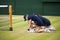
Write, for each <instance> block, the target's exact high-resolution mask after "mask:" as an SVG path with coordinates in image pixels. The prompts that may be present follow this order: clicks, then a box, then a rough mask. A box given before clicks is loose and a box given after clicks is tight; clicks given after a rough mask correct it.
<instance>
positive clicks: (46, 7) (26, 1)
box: [0, 0, 60, 15]
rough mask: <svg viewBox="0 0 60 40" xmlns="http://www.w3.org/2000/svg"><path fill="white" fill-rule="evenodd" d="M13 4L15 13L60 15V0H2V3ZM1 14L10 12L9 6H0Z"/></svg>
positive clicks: (0, 0) (0, 1)
mask: <svg viewBox="0 0 60 40" xmlns="http://www.w3.org/2000/svg"><path fill="white" fill-rule="evenodd" d="M5 4H6V5H10V4H11V5H12V6H13V14H15V15H16V14H17V15H19V14H20V15H23V14H33V13H39V14H41V15H60V0H0V5H5ZM0 14H8V8H0Z"/></svg>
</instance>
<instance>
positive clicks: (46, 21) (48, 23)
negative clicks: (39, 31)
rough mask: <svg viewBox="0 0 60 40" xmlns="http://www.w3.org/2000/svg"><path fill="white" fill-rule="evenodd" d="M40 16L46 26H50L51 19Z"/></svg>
mask: <svg viewBox="0 0 60 40" xmlns="http://www.w3.org/2000/svg"><path fill="white" fill-rule="evenodd" d="M38 17H39V18H40V19H41V20H42V21H43V23H44V25H45V26H50V25H51V23H50V21H49V20H48V19H47V18H45V17H42V16H38Z"/></svg>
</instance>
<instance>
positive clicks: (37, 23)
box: [28, 15, 44, 26]
mask: <svg viewBox="0 0 60 40" xmlns="http://www.w3.org/2000/svg"><path fill="white" fill-rule="evenodd" d="M30 19H31V20H32V21H34V22H35V24H36V25H38V26H44V23H43V21H42V20H41V19H40V18H39V17H38V16H35V15H29V16H28V20H30Z"/></svg>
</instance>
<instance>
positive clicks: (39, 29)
mask: <svg viewBox="0 0 60 40" xmlns="http://www.w3.org/2000/svg"><path fill="white" fill-rule="evenodd" d="M44 29H45V26H36V28H35V32H39V33H40V32H43V31H44Z"/></svg>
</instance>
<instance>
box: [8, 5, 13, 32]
mask: <svg viewBox="0 0 60 40" xmlns="http://www.w3.org/2000/svg"><path fill="white" fill-rule="evenodd" d="M9 30H10V31H13V28H12V5H9Z"/></svg>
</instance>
